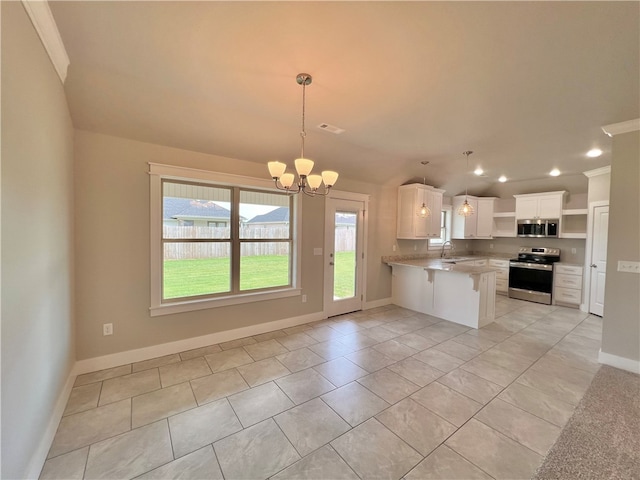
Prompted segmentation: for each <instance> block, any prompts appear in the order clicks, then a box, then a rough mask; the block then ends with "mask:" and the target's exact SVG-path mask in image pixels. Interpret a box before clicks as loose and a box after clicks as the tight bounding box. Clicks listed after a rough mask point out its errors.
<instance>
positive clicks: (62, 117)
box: [1, 2, 75, 478]
mask: <svg viewBox="0 0 640 480" xmlns="http://www.w3.org/2000/svg"><path fill="white" fill-rule="evenodd" d="M1 3H2V5H1V9H2V27H1V30H2V186H1V191H2V197H1V205H2V258H1V265H2V301H1V305H2V472H1V476H2V478H25V476H26V475H27V472H30V473H32V474H33V472H32V471H31V470H30V469H33V468H38V467H39V466H41V465H42V464H41V463H39V462H40V461H42V460H44V459H43V458H35V457H36V456H37V455H35V454H36V451H37V449H38V446H39V445H40V442H41V440H42V439H43V436H44V434H45V431H46V429H47V427H48V425H49V422H50V420H52V419H53V418H54V417H55V416H54V415H53V410H54V406H55V403H56V401H57V399H58V397H59V395H60V393H61V392H62V390H63V387H64V384H65V382H66V380H67V378H68V376H69V373H70V369H71V367H72V364H73V361H74V354H75V346H74V324H73V298H72V293H73V264H72V259H73V231H72V228H73V192H72V178H71V176H72V167H73V128H72V125H71V120H70V117H69V112H68V110H67V104H66V100H65V96H64V91H63V88H62V84H61V82H60V80H59V78H58V76H57V74H56V73H55V70H54V68H53V66H52V64H51V62H50V61H49V58H48V56H47V54H46V52H45V50H44V48H43V46H42V44H41V43H40V40H39V38H38V36H37V34H36V33H35V30H34V29H33V26H32V25H31V22H30V21H29V19H28V17H27V15H26V13H25V10H24V8H23V6H22V4H21V3H20V2H1ZM44 447H45V448H46V447H47V446H46V445H44ZM40 454H42V455H46V451H44V452H40ZM34 455H35V456H34ZM30 464H31V465H30ZM36 475H37V472H36Z"/></svg>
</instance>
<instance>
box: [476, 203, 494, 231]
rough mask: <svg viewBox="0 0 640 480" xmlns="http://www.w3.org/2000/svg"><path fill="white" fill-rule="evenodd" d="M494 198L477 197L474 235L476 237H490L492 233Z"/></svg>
mask: <svg viewBox="0 0 640 480" xmlns="http://www.w3.org/2000/svg"><path fill="white" fill-rule="evenodd" d="M494 201H495V198H478V220H477V224H476V236H477V237H478V238H491V234H492V233H493V204H494Z"/></svg>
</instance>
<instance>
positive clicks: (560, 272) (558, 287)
mask: <svg viewBox="0 0 640 480" xmlns="http://www.w3.org/2000/svg"><path fill="white" fill-rule="evenodd" d="M582 272H583V269H582V266H581V265H574V264H570V263H560V262H558V263H555V264H554V265H553V303H554V304H556V305H566V306H570V307H579V306H580V303H581V302H582Z"/></svg>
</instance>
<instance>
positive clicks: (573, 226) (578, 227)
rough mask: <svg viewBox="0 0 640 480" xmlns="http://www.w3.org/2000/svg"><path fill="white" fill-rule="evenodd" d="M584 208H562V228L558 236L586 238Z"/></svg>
mask: <svg viewBox="0 0 640 480" xmlns="http://www.w3.org/2000/svg"><path fill="white" fill-rule="evenodd" d="M588 213H589V210H588V209H586V208H571V209H566V210H562V230H561V232H560V238H587V214H588Z"/></svg>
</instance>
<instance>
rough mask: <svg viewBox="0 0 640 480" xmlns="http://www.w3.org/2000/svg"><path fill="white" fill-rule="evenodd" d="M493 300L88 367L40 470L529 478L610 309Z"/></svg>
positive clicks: (328, 323) (83, 474) (586, 367)
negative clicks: (458, 317) (456, 315)
mask: <svg viewBox="0 0 640 480" xmlns="http://www.w3.org/2000/svg"><path fill="white" fill-rule="evenodd" d="M496 308H497V314H498V319H497V321H496V322H495V323H492V324H491V325H488V326H487V327H485V328H483V329H480V330H474V329H469V328H467V327H463V326H461V325H457V324H453V323H450V322H447V321H442V320H440V319H438V318H435V317H431V316H428V315H424V314H418V313H416V312H412V311H409V310H406V309H402V308H398V307H395V306H387V307H382V308H377V309H375V310H368V311H365V312H357V313H354V314H349V315H343V316H340V317H334V318H331V319H328V320H323V321H320V322H315V323H313V324H308V325H302V326H298V327H293V328H286V329H284V330H279V331H275V332H270V333H266V334H262V335H257V336H255V337H248V338H243V339H240V340H234V341H232V342H227V343H222V344H219V345H212V346H208V347H205V348H199V349H196V350H191V351H188V352H183V353H180V354H175V355H168V356H165V357H161V358H156V359H152V360H147V361H145V362H140V363H134V364H132V365H124V366H121V367H117V368H112V369H108V370H103V371H100V372H95V373H90V374H86V375H81V376H79V377H78V378H77V380H76V383H75V387H74V388H73V390H72V392H71V396H70V398H69V402H68V404H67V407H66V410H65V413H64V416H63V418H62V420H61V422H60V425H59V427H58V431H57V433H56V436H55V438H54V440H53V443H52V445H51V450H50V451H49V455H48V460H47V461H46V463H45V465H44V469H43V471H42V474H41V478H42V479H50V478H64V479H75V478H78V479H81V478H110V479H120V478H134V477H138V478H178V477H179V478H194V479H195V478H213V479H217V478H220V479H222V478H225V479H252V478H276V479H287V478H298V479H299V478H313V479H342V478H345V479H347V478H353V479H357V478H388V479H399V478H406V479H428V478H509V479H514V478H530V477H531V475H532V473H533V472H534V471H535V469H536V468H537V467H538V465H539V464H540V463H541V461H542V459H543V458H544V455H545V454H546V452H547V451H548V449H549V448H550V447H551V445H552V444H553V443H554V441H555V440H556V438H557V437H558V435H559V433H560V430H561V429H562V427H563V426H564V424H565V423H566V422H567V420H568V419H569V417H570V416H571V414H572V412H573V410H574V408H575V406H576V404H577V403H578V401H579V400H580V398H581V397H582V396H583V394H584V392H585V391H586V389H587V387H588V386H589V384H590V382H591V380H592V378H593V375H594V374H595V372H596V371H597V369H598V363H597V360H596V359H597V354H598V349H599V347H600V337H601V319H600V318H598V317H594V316H589V315H587V314H584V313H582V312H580V311H578V310H573V309H567V308H562V307H555V306H546V305H538V304H533V303H527V302H521V301H518V300H512V299H508V298H505V297H501V296H498V300H497V303H496Z"/></svg>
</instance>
